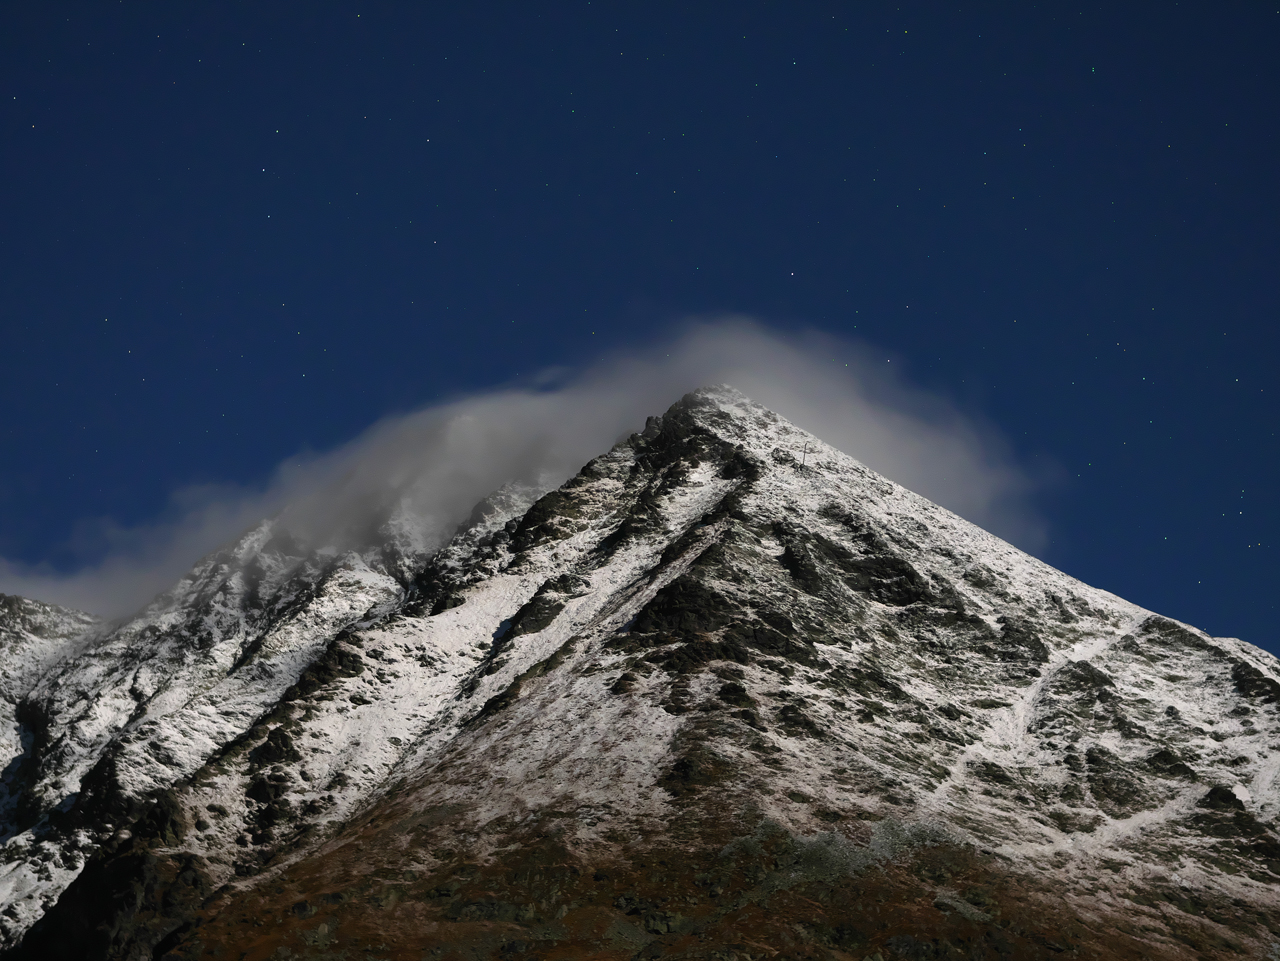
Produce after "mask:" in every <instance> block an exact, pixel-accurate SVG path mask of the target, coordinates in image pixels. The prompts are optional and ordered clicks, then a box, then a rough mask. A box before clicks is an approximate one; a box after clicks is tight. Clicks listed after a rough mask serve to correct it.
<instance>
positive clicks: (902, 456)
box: [0, 318, 1045, 616]
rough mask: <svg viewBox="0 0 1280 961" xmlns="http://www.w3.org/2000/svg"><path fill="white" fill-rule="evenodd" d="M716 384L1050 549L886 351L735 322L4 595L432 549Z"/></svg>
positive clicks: (174, 511)
mask: <svg viewBox="0 0 1280 961" xmlns="http://www.w3.org/2000/svg"><path fill="white" fill-rule="evenodd" d="M713 383H727V384H732V385H733V386H734V387H737V388H738V389H739V390H741V391H742V392H743V393H745V394H747V395H748V396H750V397H751V398H753V399H754V400H756V401H758V402H759V403H761V404H764V405H765V406H767V407H770V408H772V409H773V410H775V411H777V412H778V413H779V414H781V415H782V416H784V417H786V418H788V419H789V420H791V421H792V422H793V423H795V424H797V425H798V426H800V427H803V428H805V429H806V430H809V431H811V432H812V433H814V434H816V435H817V436H819V437H821V438H822V439H823V440H825V441H827V442H828V443H830V444H832V445H833V446H835V447H838V448H840V449H841V450H843V451H845V452H846V453H849V454H851V455H852V456H854V457H856V458H857V459H858V460H860V461H862V462H863V463H864V464H866V465H867V466H869V467H871V468H873V469H875V470H877V471H879V472H880V473H882V474H885V475H886V476H888V477H891V478H893V479H894V480H896V481H898V482H899V483H901V484H903V485H905V486H906V487H909V488H911V489H912V490H914V491H916V492H918V493H920V494H923V495H924V496H925V497H928V498H930V499H931V500H933V501H935V502H937V503H939V504H942V505H943V506H945V507H948V508H950V509H951V510H953V511H955V512H956V513H958V514H960V515H962V516H964V517H966V518H968V519H969V520H971V521H973V522H975V523H977V524H979V525H981V526H983V527H985V528H987V529H988V530H991V531H992V532H994V533H996V534H999V535H1000V536H1002V537H1004V538H1005V539H1007V540H1010V541H1012V542H1013V543H1015V544H1018V545H1019V546H1021V547H1023V548H1024V549H1026V550H1030V551H1033V552H1034V551H1036V550H1038V549H1040V548H1041V547H1042V546H1043V545H1044V543H1045V524H1044V522H1043V520H1042V519H1041V518H1040V516H1039V515H1038V514H1037V512H1036V511H1035V509H1034V506H1033V504H1032V500H1031V497H1032V495H1033V494H1034V484H1033V483H1032V481H1031V480H1030V477H1029V474H1028V472H1027V471H1026V470H1025V469H1024V468H1023V467H1021V466H1020V465H1019V464H1018V463H1017V462H1016V460H1015V458H1014V457H1013V454H1012V452H1011V449H1010V447H1009V445H1008V444H1007V443H1006V442H1005V441H1004V440H1003V439H1002V437H1001V435H1000V434H999V432H998V431H997V430H996V429H995V428H994V427H993V426H992V425H990V424H987V423H984V422H983V421H981V420H980V419H977V418H975V417H973V416H971V415H966V414H965V413H963V412H961V411H960V410H959V409H958V408H957V407H956V406H955V405H954V404H953V403H951V402H949V401H948V400H946V399H945V398H943V397H940V396H938V395H935V394H931V393H929V392H927V391H924V390H922V389H920V388H918V387H913V386H912V385H910V384H909V383H907V382H906V381H905V380H904V379H903V378H901V377H899V376H898V374H897V373H896V371H895V368H894V364H892V363H891V362H887V358H886V357H885V356H884V355H883V354H879V353H876V352H874V351H873V350H872V349H871V348H869V347H867V346H866V345H862V344H857V343H852V342H849V341H844V340H839V339H836V338H833V337H830V336H827V335H822V334H816V333H811V334H805V335H784V334H780V333H778V332H776V331H772V330H770V329H768V328H767V327H764V326H762V325H761V324H759V323H756V322H754V321H751V320H748V319H743V318H732V319H720V320H716V321H710V322H700V323H695V324H693V325H691V326H690V327H689V328H687V330H686V331H685V333H684V334H683V335H682V336H680V337H679V338H677V339H674V340H671V341H669V342H667V343H664V344H662V345H660V346H659V347H657V348H653V349H650V350H646V351H640V352H634V351H633V352H628V353H620V354H616V355H611V356H607V357H604V358H602V359H600V360H599V361H597V362H596V363H594V364H592V365H591V366H589V367H587V368H586V369H583V370H580V371H577V372H573V371H563V370H559V371H555V372H549V373H548V376H547V377H546V378H543V379H542V380H541V381H540V384H541V386H540V387H538V388H536V389H532V390H529V389H514V388H507V389H497V390H492V391H488V392H484V393H478V394H474V395H471V396H467V397H463V398H459V399H455V400H452V401H449V402H447V403H442V404H439V405H436V406H432V407H428V408H425V409H423V410H420V411H417V412H414V413H411V414H406V415H402V416H397V417H389V418H386V419H385V420H382V421H380V422H379V423H376V424H374V425H373V426H371V427H370V428H368V429H367V430H366V431H365V432H364V433H362V434H361V435H360V436H358V437H356V438H354V439H353V440H351V441H350V442H348V443H347V444H345V445H343V446H341V447H339V448H337V449H335V450H332V451H329V452H327V453H323V454H319V455H305V456H298V457H292V458H289V459H288V460H286V461H284V462H282V463H281V464H280V465H279V466H278V467H277V468H276V470H275V471H274V472H273V474H272V475H271V477H270V478H268V479H266V480H265V482H264V483H263V484H262V485H261V486H260V487H258V488H255V489H247V488H240V487H232V486H224V487H219V486H205V487H198V488H189V489H184V490H182V491H178V492H176V493H175V494H174V495H173V497H172V498H171V502H170V504H169V505H168V506H167V508H166V510H165V511H164V513H163V514H162V515H161V516H160V517H159V518H158V519H157V520H155V521H154V522H152V523H150V524H147V525H143V526H139V527H135V528H127V529H126V528H120V527H117V526H114V525H111V524H109V523H106V522H101V521H100V522H97V523H96V524H95V525H94V529H95V530H96V532H97V536H98V537H99V538H102V539H103V543H104V544H105V553H104V555H103V556H102V559H101V560H99V561H98V562H96V563H94V564H92V565H89V566H86V567H85V568H83V569H81V570H79V571H76V572H74V573H71V574H63V573H57V572H54V571H52V570H51V569H48V568H44V567H41V566H39V565H36V566H30V565H20V564H16V563H13V562H10V561H6V560H3V559H0V591H2V592H6V593H15V594H23V595H26V596H28V597H37V598H40V599H42V600H47V601H52V602H54V603H58V604H63V605H66V606H69V607H76V608H81V609H84V610H90V611H94V612H96V613H100V614H105V615H110V616H114V615H119V614H124V613H128V612H130V611H132V610H135V609H137V608H138V607H139V606H141V605H142V604H144V603H145V602H146V601H147V600H149V599H150V598H151V597H152V596H153V595H155V594H156V593H158V592H159V591H161V590H164V589H165V588H167V587H169V586H170V585H171V584H172V583H173V582H174V581H176V580H177V578H178V577H180V576H181V575H182V574H183V573H185V572H186V570H187V569H189V568H190V567H191V565H192V564H193V563H194V562H195V561H196V560H198V559H199V558H200V557H202V556H203V555H204V554H206V553H208V552H209V551H212V550H214V549H216V548H217V547H219V546H221V545H222V544H224V543H226V542H228V541H230V540H231V539H233V538H234V537H236V536H237V535H238V534H240V533H242V532H243V531H244V530H245V529H247V528H248V527H250V526H252V525H253V524H255V523H257V522H258V521H260V520H261V519H263V518H265V517H268V516H273V515H279V516H280V517H281V519H282V523H284V524H285V525H286V526H287V527H288V528H289V529H290V531H291V532H292V533H293V534H294V535H295V536H296V537H298V538H299V539H300V540H302V541H303V542H304V543H306V544H308V545H309V546H312V547H320V546H335V547H344V546H351V545H358V544H363V543H368V542H369V540H370V539H371V538H372V537H374V536H375V535H376V530H377V528H379V527H380V526H381V525H382V524H383V523H384V522H385V521H386V519H387V517H388V515H390V514H393V513H394V514H397V515H398V516H399V518H400V520H401V521H402V529H403V531H404V533H405V535H406V536H409V537H411V538H413V539H414V540H416V541H418V542H419V544H420V545H421V546H423V547H430V546H431V545H433V544H435V543H439V541H440V540H441V539H442V538H443V537H445V536H447V534H448V532H450V531H451V530H453V528H454V527H455V526H456V525H457V523H458V522H459V521H460V520H461V519H462V518H464V517H466V516H467V514H468V512H469V511H470V509H471V507H472V506H473V505H474V504H475V503H476V502H477V501H478V500H479V499H480V498H482V497H484V496H485V495H486V494H488V493H489V492H491V491H493V490H494V489H496V488H498V487H500V486H501V485H502V484H504V483H506V482H508V481H513V480H523V481H526V482H533V483H542V484H545V485H549V486H550V485H555V484H558V483H560V482H561V481H563V480H565V479H567V478H568V477H570V476H571V475H572V474H573V473H574V472H576V471H577V469H578V468H579V467H581V466H582V465H583V464H584V463H586V461H588V460H590V459H591V458H592V457H593V456H595V455H596V454H599V453H601V452H603V451H604V450H606V449H608V447H609V446H610V445H611V444H612V443H613V442H614V441H616V440H617V439H618V438H619V437H620V436H624V435H625V434H627V433H630V432H631V431H634V430H639V429H640V428H642V427H643V425H644V421H645V417H646V416H648V415H650V414H655V413H661V412H662V411H664V410H665V409H666V408H667V407H668V406H670V405H671V404H672V403H673V402H674V401H676V400H677V399H679V397H680V396H681V395H683V394H684V393H686V392H688V391H690V390H693V389H695V388H697V387H700V386H703V385H706V384H713Z"/></svg>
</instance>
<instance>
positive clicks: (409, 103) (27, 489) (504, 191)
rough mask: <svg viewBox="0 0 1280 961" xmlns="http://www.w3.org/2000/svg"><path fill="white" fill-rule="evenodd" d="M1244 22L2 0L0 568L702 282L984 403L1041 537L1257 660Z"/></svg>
mask: <svg viewBox="0 0 1280 961" xmlns="http://www.w3.org/2000/svg"><path fill="white" fill-rule="evenodd" d="M1277 50H1280V12H1278V11H1276V10H1275V9H1274V8H1273V7H1268V6H1264V5H1257V4H1235V5H1229V6H1225V7H1224V6H1223V5H1221V4H1207V3H1206V4H1186V3H1182V4H1178V5H1172V4H1169V3H1151V4H1143V3H1128V4H1106V5H1098V4H1073V5H1065V4H1051V5H1048V6H1045V5H1038V6H1036V7H1034V8H1029V7H1028V6H1027V5H1009V4H999V5H987V6H976V7H975V6H970V5H967V4H965V5H959V6H957V5H955V4H950V5H945V4H901V5H897V4H887V5H875V4H869V3H856V4H835V3H808V4H781V3H779V4H742V3H726V4H714V3H702V4H696V5H688V4H671V5H661V4H629V5H621V4H614V3H600V2H592V3H587V2H585V0H583V2H578V3H561V4H546V5H539V4H517V3H503V4H482V3H472V4H450V5H445V4H437V5H426V4H306V5H301V6H300V5H297V4H289V5H283V4H271V3H264V4H253V5H249V4H242V5H233V4H218V5H196V4H128V5H120V6H112V5H104V4H78V5H60V4H54V3H50V4H39V5H34V4H32V5H11V6H10V7H9V8H8V9H7V10H6V28H5V30H4V31H3V33H2V34H0V124H3V127H2V135H0V175H2V176H3V191H2V193H0V264H2V266H0V357H3V378H0V403H3V410H4V414H5V416H4V418H3V422H2V426H0V555H3V556H4V557H7V558H9V559H11V560H16V561H21V562H28V563H35V562H41V561H45V562H50V563H53V564H54V565H57V566H59V567H60V568H61V569H64V570H69V569H71V568H73V567H74V566H75V565H76V564H79V563H83V562H85V561H86V560H92V559H93V555H94V551H95V550H98V549H101V546H102V545H101V544H100V543H98V542H96V541H93V540H92V539H91V540H90V541H89V542H86V541H85V540H84V538H83V537H79V538H77V536H76V531H77V529H78V526H77V525H80V524H82V522H83V521H84V520H86V519H88V518H95V517H97V518H101V517H109V518H112V519H114V520H115V521H116V522H118V523H120V524H122V525H126V526H127V525H133V524H137V523H140V522H145V521H146V520H147V519H149V518H153V517H155V516H156V515H157V514H158V513H160V512H161V511H162V510H163V509H164V508H165V505H166V502H167V499H168V497H169V495H170V493H171V492H172V491H174V490H175V489H178V488H181V487H183V486H185V485H190V484H195V483H206V482H234V483H244V484H254V483H257V482H260V481H261V480H262V479H263V478H264V477H265V476H266V474H267V473H268V471H269V470H270V469H271V468H272V467H273V466H274V465H275V464H277V463H278V462H279V461H280V460H281V459H282V458H284V457H287V456H288V455H290V454H292V453H293V452H295V451H297V450H299V449H300V448H304V447H311V448H316V449H324V448H327V447H331V446H333V445H336V444H339V443H341V442H343V441H345V440H347V439H349V438H351V437H352V436H354V435H355V434H356V433H357V432H359V431H360V430H361V429H362V428H364V427H366V426H367V425H368V424H370V423H371V422H373V421H374V420H376V419H377V418H378V417H380V416H382V415H384V414H387V413H389V412H395V411H403V410H408V409H412V408H415V407H418V406H420V405H423V404H426V403H430V402H432V401H433V400H437V399H440V398H442V397H448V396H453V395H456V394H458V393H460V392H466V391H472V390H477V389H483V388H486V387H490V386H493V385H497V384H501V383H507V382H511V381H513V380H514V381H517V382H518V381H519V378H520V377H527V376H529V375H531V374H533V373H534V372H536V371H537V370H539V369H541V368H544V367H547V366H550V365H571V366H572V365H578V364H583V363H586V362H588V361H590V360H591V359H593V358H595V357H597V356H599V355H600V353H601V352H603V351H605V350H609V349H620V348H626V347H628V346H636V347H639V346H643V345H649V344H652V343H653V342H654V341H655V339H657V338H660V337H662V336H666V335H667V334H669V333H671V332H672V331H674V330H676V329H677V328H678V325H679V321H680V320H681V319H682V318H684V317H686V316H688V315H689V314H695V313H717V312H722V311H736V312H744V313H747V314H751V315H754V316H756V317H759V318H761V319H762V320H764V321H765V322H767V323H769V324H771V325H773V326H775V327H778V328H782V329H784V330H785V329H800V328H805V327H816V328H819V329H821V330H825V331H829V332H832V333H835V334H840V335H844V336H853V337H859V338H863V339H865V340H866V341H868V342H870V343H871V344H873V345H876V346H877V347H878V348H882V349H884V350H885V351H886V352H887V354H892V355H893V356H895V357H896V358H898V359H899V361H900V362H901V363H903V364H904V365H905V369H906V370H907V372H908V377H909V378H910V379H911V380H913V381H914V382H916V383H918V384H921V385H923V386H925V387H927V388H929V389H931V390H934V391H938V392H941V393H943V394H944V395H947V396H949V397H951V398H953V399H954V400H955V402H956V403H957V404H959V405H960V406H961V407H962V408H963V409H966V410H968V411H970V412H973V413H976V414H978V415H981V416H985V417H986V418H988V419H990V420H991V421H994V422H995V423H996V424H997V425H999V427H1000V428H1001V429H1002V431H1003V432H1004V433H1005V434H1006V435H1007V436H1008V438H1009V440H1010V441H1011V443H1012V444H1013V445H1014V447H1015V448H1016V451H1017V454H1018V457H1019V458H1020V460H1021V461H1022V462H1023V463H1024V464H1025V465H1027V466H1028V469H1029V470H1031V471H1032V472H1037V471H1041V470H1043V472H1044V475H1045V476H1046V477H1056V480H1054V481H1052V482H1051V483H1049V484H1047V485H1046V486H1045V488H1044V490H1043V491H1042V492H1041V494H1040V497H1039V504H1040V507H1041V510H1042V511H1043V513H1044V514H1045V515H1046V516H1047V517H1048V519H1049V522H1050V525H1051V534H1052V542H1051V544H1050V545H1049V547H1048V549H1047V550H1046V551H1045V552H1044V557H1045V559H1046V560H1047V561H1049V562H1050V563H1052V564H1054V565H1056V566H1058V567H1061V568H1062V569H1064V570H1066V571H1067V572H1069V573H1071V574H1073V575H1075V576H1077V577H1080V578H1082V579H1083V580H1085V581H1087V582H1089V583H1092V584H1094V585H1097V586H1099V587H1103V588H1106V589H1108V590H1111V591H1114V592H1116V593H1118V594H1120V595H1122V596H1124V597H1126V598H1128V599H1130V600H1133V601H1135V602H1137V603H1140V604H1142V605H1144V606H1147V607H1151V608H1153V609H1156V610H1159V611H1161V612H1163V613H1167V614H1169V615H1171V616H1174V617H1177V618H1180V619H1183V620H1186V621H1189V622H1191V623H1194V624H1196V625H1198V626H1200V627H1203V628H1204V629H1206V630H1208V631H1211V632H1213V633H1215V634H1233V635H1238V636H1240V637H1243V638H1245V639H1246V640H1249V641H1252V642H1254V643H1256V644H1259V645H1261V646H1264V647H1267V648H1269V649H1270V650H1273V651H1280V632H1278V631H1277V629H1276V627H1275V615H1276V604H1277V602H1276V596H1277V594H1280V591H1278V590H1277V588H1276V582H1277V576H1278V575H1280V562H1278V561H1277V552H1276V541H1277V535H1278V534H1280V509H1278V508H1277V505H1276V498H1275V494H1276V491H1277V488H1278V487H1280V484H1278V483H1277V481H1278V479H1280V478H1278V476H1277V475H1278V473H1280V470H1278V468H1280V449H1278V448H1277V438H1276V431H1277V429H1278V427H1277V420H1278V419H1280V418H1278V414H1280V404H1277V400H1278V399H1280V398H1278V395H1280V384H1278V383H1277V377H1276V374H1275V370H1276V358H1277V347H1278V346H1280V337H1278V335H1277V324H1276V319H1277V304H1278V301H1280V277H1277V264H1278V263H1280V249H1278V246H1280V245H1278V244H1277V224H1278V223H1280V202H1278V200H1280V197H1278V193H1280V180H1278V179H1277V177H1276V163H1277V158H1278V157H1280V133H1278V131H1280V126H1278V125H1277V123H1276V116H1277V92H1278V91H1280V58H1277V57H1276V56H1275V52H1276V51H1277ZM691 386H693V385H691ZM673 399H674V398H673ZM852 453H854V454H855V455H856V451H855V452H852ZM1039 465H1044V466H1043V468H1042V467H1041V466H1039Z"/></svg>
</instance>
